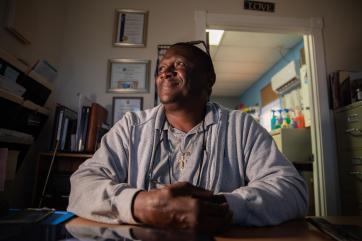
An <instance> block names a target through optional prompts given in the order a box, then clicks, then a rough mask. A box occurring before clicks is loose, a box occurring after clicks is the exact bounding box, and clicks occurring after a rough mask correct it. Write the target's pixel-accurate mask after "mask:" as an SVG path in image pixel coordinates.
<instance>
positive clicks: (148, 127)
mask: <svg viewBox="0 0 362 241" xmlns="http://www.w3.org/2000/svg"><path fill="white" fill-rule="evenodd" d="M214 82H215V72H214V68H213V65H212V61H211V58H210V56H209V55H208V54H207V53H205V52H204V51H202V50H201V49H199V48H198V47H196V46H194V45H192V44H190V43H178V44H175V45H173V46H171V47H170V48H169V49H168V50H167V52H166V54H165V56H164V57H163V59H162V60H161V61H160V64H159V67H158V76H157V78H156V84H157V91H158V95H159V98H160V101H161V103H162V104H161V105H159V106H157V107H155V108H153V109H150V110H146V111H141V112H130V113H127V114H126V115H125V116H124V117H123V118H122V119H121V120H120V121H119V122H117V123H116V124H115V125H114V127H113V128H112V129H111V130H110V131H109V132H108V133H107V134H106V135H105V137H104V138H103V140H102V143H101V147H100V148H99V149H98V150H97V152H96V153H95V154H94V156H93V157H92V158H91V159H89V160H87V161H86V162H84V163H83V164H82V165H81V166H80V167H79V169H78V170H77V171H76V172H75V173H74V174H73V176H72V177H71V185H72V189H71V194H70V200H69V207H68V210H69V211H71V212H74V213H75V214H77V215H78V216H81V217H84V218H88V219H93V220H96V221H100V222H107V223H121V222H125V223H143V224H148V225H152V226H156V227H173V228H196V229H203V230H205V229H212V230H217V229H220V228H223V227H225V226H228V225H229V224H230V223H236V224H239V225H248V226H250V225H253V226H264V225H274V224H278V223H281V222H283V221H286V220H289V219H293V218H298V217H303V216H304V215H305V214H306V211H307V206H308V198H307V189H306V185H305V182H304V181H303V179H302V177H301V176H300V175H299V174H298V172H297V171H296V169H295V168H294V167H293V166H292V164H291V163H289V162H288V161H287V160H286V159H285V157H284V156H283V155H282V154H281V153H280V152H279V151H278V149H277V147H276V145H275V143H274V142H273V141H272V138H271V137H270V135H269V134H268V133H267V132H266V131H265V129H264V128H262V127H261V126H259V125H258V124H257V123H256V122H255V121H254V120H253V118H252V117H250V116H248V115H247V114H245V113H242V112H239V111H230V110H227V109H224V108H223V107H221V106H219V105H217V104H215V103H210V102H208V99H209V96H210V94H211V91H212V86H213V84H214Z"/></svg>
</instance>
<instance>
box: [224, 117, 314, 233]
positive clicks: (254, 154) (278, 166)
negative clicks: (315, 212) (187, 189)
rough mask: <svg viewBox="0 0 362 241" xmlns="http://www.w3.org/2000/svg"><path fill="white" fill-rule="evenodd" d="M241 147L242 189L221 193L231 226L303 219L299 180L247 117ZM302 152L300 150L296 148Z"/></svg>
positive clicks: (305, 202) (304, 199)
mask: <svg viewBox="0 0 362 241" xmlns="http://www.w3.org/2000/svg"><path fill="white" fill-rule="evenodd" d="M242 125H243V128H242V129H243V130H244V131H243V134H242V140H241V143H240V144H241V145H242V147H243V156H244V160H243V162H242V164H241V165H242V166H243V171H244V176H245V186H243V187H240V188H238V189H236V190H234V191H232V192H229V193H223V195H224V196H225V198H226V200H227V202H228V204H229V206H230V208H231V210H232V211H233V214H234V222H235V223H237V224H240V225H245V226H267V225H276V224H279V223H282V222H284V221H287V220H290V219H294V218H300V217H304V216H305V215H306V213H307V210H308V190H307V185H306V183H305V181H304V179H303V177H302V176H301V175H300V174H299V173H298V171H297V170H296V169H295V167H294V166H293V165H292V163H290V162H289V161H288V160H287V159H286V158H285V157H284V156H283V154H281V153H280V151H279V150H278V147H277V146H276V144H275V143H274V141H273V139H272V137H271V136H270V135H269V133H268V132H267V131H266V130H265V129H264V128H263V127H261V126H260V125H259V124H258V123H256V122H255V121H254V120H253V119H252V118H251V117H245V119H244V121H243V124H242ZM300 148H303V147H300Z"/></svg>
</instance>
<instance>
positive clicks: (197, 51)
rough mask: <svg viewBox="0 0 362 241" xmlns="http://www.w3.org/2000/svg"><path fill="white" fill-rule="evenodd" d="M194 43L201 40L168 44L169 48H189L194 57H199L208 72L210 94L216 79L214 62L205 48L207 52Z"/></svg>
mask: <svg viewBox="0 0 362 241" xmlns="http://www.w3.org/2000/svg"><path fill="white" fill-rule="evenodd" d="M195 43H202V41H193V42H179V43H175V44H173V45H171V46H170V49H172V48H179V47H181V48H184V49H188V50H190V52H191V53H192V54H193V55H194V56H195V57H196V58H199V59H200V61H201V64H203V65H204V68H205V70H206V71H207V73H208V79H209V83H210V85H209V88H210V89H209V96H210V95H211V91H212V86H213V85H214V84H215V80H216V74H215V69H214V64H213V63H212V59H211V56H210V54H209V53H208V49H206V51H207V52H205V51H203V50H202V49H201V48H199V47H197V46H195ZM204 46H205V48H207V46H206V44H205V43H204Z"/></svg>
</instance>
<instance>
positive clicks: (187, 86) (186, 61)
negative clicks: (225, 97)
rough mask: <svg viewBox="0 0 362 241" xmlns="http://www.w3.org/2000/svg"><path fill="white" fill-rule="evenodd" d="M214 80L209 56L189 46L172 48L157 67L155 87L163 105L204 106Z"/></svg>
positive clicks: (182, 44) (180, 44) (176, 45)
mask: <svg viewBox="0 0 362 241" xmlns="http://www.w3.org/2000/svg"><path fill="white" fill-rule="evenodd" d="M215 79H216V77H215V71H214V67H213V64H212V60H211V57H210V55H209V54H208V53H206V52H204V51H203V50H201V49H200V48H198V47H196V46H194V45H192V44H190V43H177V44H174V45H172V46H171V47H170V48H169V49H168V50H167V52H166V54H165V55H164V57H163V58H162V60H161V61H160V64H159V67H158V76H157V78H156V84H157V90H158V95H159V97H160V101H161V102H162V103H164V104H169V103H182V102H188V101H195V100H196V101H198V100H200V101H203V102H206V101H207V100H208V98H209V96H210V95H211V91H212V86H213V85H214V83H215Z"/></svg>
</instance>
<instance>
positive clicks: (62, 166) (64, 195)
mask: <svg viewBox="0 0 362 241" xmlns="http://www.w3.org/2000/svg"><path fill="white" fill-rule="evenodd" d="M52 156H53V153H52V152H44V153H39V156H38V158H37V165H36V182H35V190H34V193H35V195H34V196H35V198H34V199H33V206H39V202H40V199H41V195H42V191H43V187H44V184H45V180H46V177H47V174H48V170H49V167H50V164H51V160H52ZM90 157H92V154H83V153H64V152H61V153H57V154H56V156H55V159H54V163H53V167H52V171H51V173H50V177H49V181H48V184H47V188H46V190H45V195H44V197H43V200H42V204H41V206H42V207H43V206H44V207H50V208H56V209H60V210H65V209H66V207H67V206H68V197H69V192H70V180H69V178H70V176H71V174H72V173H73V172H74V171H76V170H77V169H78V167H79V165H80V164H81V163H82V162H84V161H85V160H86V159H88V158H90Z"/></svg>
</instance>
